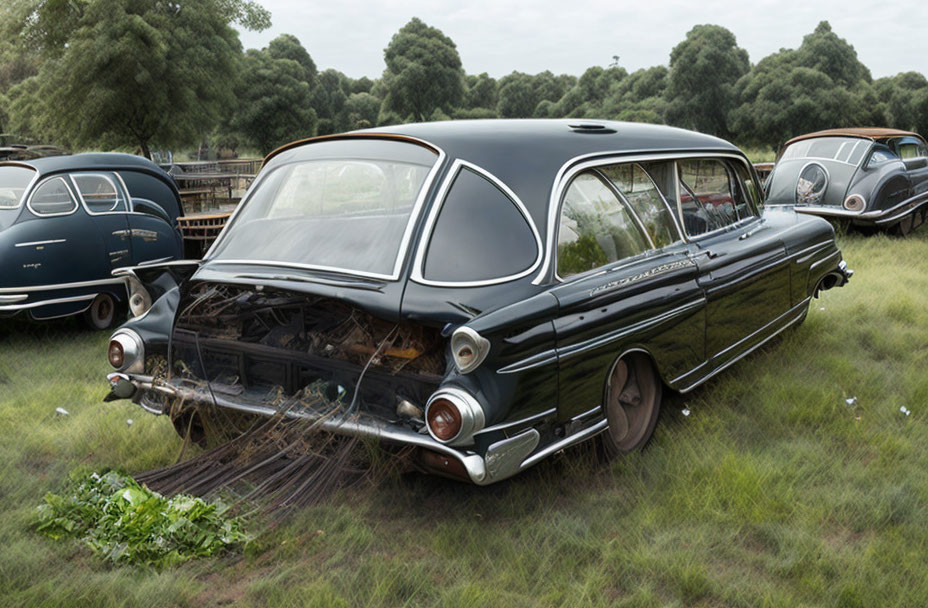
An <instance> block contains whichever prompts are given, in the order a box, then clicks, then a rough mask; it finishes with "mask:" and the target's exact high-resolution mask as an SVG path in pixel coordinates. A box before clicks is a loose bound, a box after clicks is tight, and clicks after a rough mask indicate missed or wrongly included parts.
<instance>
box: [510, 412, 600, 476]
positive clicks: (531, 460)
mask: <svg viewBox="0 0 928 608" xmlns="http://www.w3.org/2000/svg"><path fill="white" fill-rule="evenodd" d="M607 428H609V421H608V420H606V419H605V418H603V419H602V420H600V421H599V422H597V423H596V424H594V425H593V426H590V427H587V428H585V429H583V430H582V431H577V432H576V433H574V434H573V435H569V436H567V437H564V438H563V439H561V440H560V441H555V442H554V443H551V444H549V445H546V446H545V447H544V448H542V449H541V450H539V451H538V452H535V453H534V454H532V455H531V456H529V457H528V458H526V459H525V460H523V461H522V465H521V466H520V467H519V470H520V471H524V470H525V469H527V468H529V467H530V466H533V465H536V464H538V463H539V462H540V461H542V460H544V459H545V458H547V457H548V456H550V455H551V454H554V453H555V452H559V451H561V450H563V449H564V448H567V447H570V446H572V445H574V444H577V443H580V442H581V441H586V440H587V439H589V438H591V437H595V436H596V435H599V434H600V433H602V432H603V431H605V430H606V429H607Z"/></svg>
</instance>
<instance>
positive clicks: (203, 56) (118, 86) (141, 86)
mask: <svg viewBox="0 0 928 608" xmlns="http://www.w3.org/2000/svg"><path fill="white" fill-rule="evenodd" d="M17 2H18V6H27V8H28V9H29V10H24V11H23V14H25V15H26V19H25V20H24V21H22V22H21V23H20V25H19V30H20V31H21V32H22V35H23V37H24V39H25V40H27V41H28V42H29V44H31V45H33V46H34V48H36V49H38V50H39V52H40V53H41V55H42V58H43V60H44V61H43V64H42V67H41V69H40V70H39V72H38V74H37V75H35V76H33V77H32V78H29V79H27V80H26V81H24V82H23V83H22V84H20V85H19V86H17V87H15V88H14V89H13V90H12V91H11V93H10V96H11V98H12V108H11V110H12V112H11V113H12V114H13V119H14V121H16V122H18V123H19V124H20V125H23V126H25V127H26V128H28V129H29V130H31V131H33V132H37V133H41V134H46V135H47V136H50V137H54V139H55V140H58V139H64V140H66V141H67V142H69V143H70V144H72V145H76V146H94V147H98V146H100V147H118V146H126V145H131V146H138V148H139V149H140V150H141V151H142V153H143V154H144V155H145V156H150V147H151V144H152V142H158V143H159V145H167V146H171V145H182V144H187V143H190V141H191V139H193V138H194V136H195V134H204V133H206V132H208V131H209V130H210V129H211V128H212V127H213V126H214V125H216V124H217V123H218V121H219V119H220V117H221V116H222V115H223V114H224V113H225V112H226V111H227V110H228V108H229V106H230V105H231V103H232V101H233V97H232V87H231V86H230V83H234V81H235V77H236V75H237V68H238V61H239V58H240V55H241V45H240V43H239V40H238V34H237V32H236V31H235V30H234V29H233V28H232V25H231V24H232V23H233V22H238V23H239V24H242V25H245V26H246V27H253V28H257V29H260V28H263V27H265V26H267V25H268V24H269V20H268V16H267V12H266V11H264V10H263V9H261V8H260V7H258V6H257V5H256V4H254V3H252V2H250V1H247V0H200V1H198V2H184V3H168V2H163V1H161V0H83V1H82V2H60V1H58V0H17Z"/></svg>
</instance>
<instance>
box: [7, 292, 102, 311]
mask: <svg viewBox="0 0 928 608" xmlns="http://www.w3.org/2000/svg"><path fill="white" fill-rule="evenodd" d="M96 297H97V294H95V293H92V294H90V295H86V296H73V297H70V298H56V299H54V300H39V301H38V302H29V303H27V304H12V305H9V306H0V312H13V311H20V310H29V309H32V308H39V307H40V306H51V305H53V304H71V303H72V302H87V301H91V300H93V299H94V298H96Z"/></svg>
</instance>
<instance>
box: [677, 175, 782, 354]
mask: <svg viewBox="0 0 928 608" xmlns="http://www.w3.org/2000/svg"><path fill="white" fill-rule="evenodd" d="M676 174H677V183H676V203H677V212H678V215H679V217H680V220H681V224H682V225H683V226H684V228H685V230H686V233H687V236H688V238H689V239H690V253H691V256H692V260H693V261H694V262H695V264H696V267H697V269H698V273H699V284H700V286H701V287H702V288H703V290H704V292H705V297H706V355H707V359H708V362H709V365H708V368H709V370H711V369H716V368H718V367H720V366H723V365H725V364H726V363H727V362H729V361H731V360H732V359H735V358H737V357H739V356H740V355H741V354H743V353H744V352H745V351H747V350H748V349H750V348H751V347H752V346H753V345H754V344H756V343H757V342H759V341H761V340H763V339H764V338H766V337H767V336H769V335H770V333H771V332H773V331H775V330H776V329H777V328H778V325H777V323H778V320H780V318H781V317H782V316H783V315H786V314H787V313H788V312H789V310H790V304H791V302H790V282H789V278H790V274H789V273H790V269H789V264H788V261H787V259H786V249H785V246H784V244H783V242H782V240H781V238H780V236H779V232H778V231H777V230H776V229H775V228H773V227H772V226H770V225H769V224H768V223H767V222H766V220H764V219H763V218H762V217H760V216H759V213H758V210H757V206H756V201H755V200H753V199H754V192H756V188H753V187H752V184H753V181H752V179H751V177H750V173H749V172H748V171H747V169H746V167H742V166H740V164H739V163H738V162H737V161H733V160H730V159H724V158H691V159H681V160H679V161H678V162H677V170H676ZM707 371H708V370H707Z"/></svg>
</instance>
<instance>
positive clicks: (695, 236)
mask: <svg viewBox="0 0 928 608" xmlns="http://www.w3.org/2000/svg"><path fill="white" fill-rule="evenodd" d="M673 164H674V172H675V174H676V176H677V179H676V182H675V184H676V190H677V209H678V212H679V214H680V223H681V226H682V223H683V200H682V198H681V196H680V186H681V183H682V182H683V177H681V175H680V170H679V169H680V168H679V166H678V163H677V162H674V163H673ZM725 171H726V173H727V172H728V167H725ZM800 173H801V172H800ZM749 175H750V172H749ZM728 177H729V180H730V179H731V178H732V176H731V175H729V176H728ZM734 178H735V187H736V188H738V189H739V190H740V189H741V187H740V186H738V183H739V182H740V181H741V180H740V179H739V178H738V176H737V175H735V176H734ZM692 194H693V195H695V194H696V193H695V192H693V193H692ZM741 194H742V196H743V197H744V200H745V201H748V207H750V210H751V213H752V214H753V215H751V216H750V217H745V218H738V219H737V220H736V221H734V222H732V223H731V224H728V225H726V226H722V227H720V228H714V229H712V230H710V231H708V232H701V233H699V234H689V233H688V232H687V231H686V227H685V226H683V227H682V229H683V236H684V237H685V238H686V240H687V241H688V242H691V243H692V242H696V241H699V240H701V239H703V238H705V237H707V236H709V235H713V234H721V233H722V232H725V231H726V230H731V229H732V228H734V227H736V226H743V225H747V224H748V223H749V222H750V221H751V220H759V219H760V210H759V209H757V208H756V207H755V206H754V205H753V201H752V200H751V197H750V196H748V195H747V193H746V192H745V191H744V190H741ZM732 195H734V192H732ZM732 203H734V198H733V199H732ZM737 213H738V206H737V205H735V214H737Z"/></svg>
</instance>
